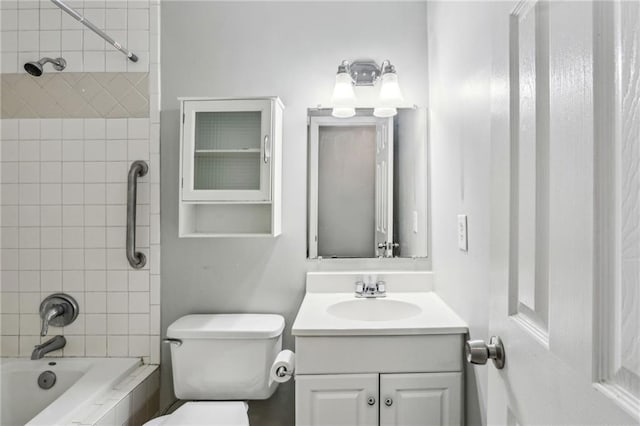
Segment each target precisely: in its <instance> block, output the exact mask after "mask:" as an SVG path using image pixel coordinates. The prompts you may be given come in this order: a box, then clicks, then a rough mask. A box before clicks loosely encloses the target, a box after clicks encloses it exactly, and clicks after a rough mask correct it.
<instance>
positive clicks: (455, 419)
mask: <svg viewBox="0 0 640 426" xmlns="http://www.w3.org/2000/svg"><path fill="white" fill-rule="evenodd" d="M461 394H462V373H412V374H381V375H380V426H444V425H458V426H459V425H460V424H461V419H462V415H461V413H462V405H461Z"/></svg>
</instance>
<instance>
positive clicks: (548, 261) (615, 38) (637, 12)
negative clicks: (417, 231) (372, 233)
mask: <svg viewBox="0 0 640 426" xmlns="http://www.w3.org/2000/svg"><path fill="white" fill-rule="evenodd" d="M514 5H515V4H514ZM505 14H506V13H505ZM506 19H510V20H511V24H510V31H509V33H510V40H508V43H507V42H505V43H504V45H505V46H509V48H508V49H505V53H504V54H505V55H506V51H507V50H508V51H509V56H510V63H511V66H510V68H509V69H510V76H509V85H510V90H511V93H510V99H511V100H510V105H504V102H508V100H507V99H506V97H504V96H501V94H495V95H494V96H495V97H494V99H495V100H496V102H503V103H502V104H498V103H496V105H495V106H496V109H495V111H501V110H502V111H504V114H505V115H508V116H505V117H501V118H504V120H500V119H498V120H496V121H495V123H499V122H500V121H502V122H504V123H507V122H509V123H510V127H511V129H510V135H509V132H508V131H504V128H503V129H502V130H500V129H498V128H497V127H496V128H495V129H498V130H497V131H493V130H492V132H493V135H492V137H493V141H492V143H493V147H492V200H491V205H492V218H491V227H492V231H491V238H492V241H491V250H492V259H491V265H492V266H491V268H492V270H491V275H492V287H491V318H490V333H491V334H492V335H498V336H500V337H501V338H502V341H503V343H504V347H505V352H506V365H505V367H504V369H502V370H498V369H496V368H494V366H493V365H491V364H489V365H488V367H487V368H489V369H490V371H489V390H488V404H489V406H488V411H487V419H488V424H491V425H587V424H593V425H602V424H610V425H613V424H637V422H638V421H639V419H640V414H639V412H640V405H638V397H639V396H640V386H639V384H640V381H639V378H640V359H639V357H640V338H639V336H640V325H639V324H640V273H639V271H640V268H639V267H638V265H640V226H638V224H639V222H640V213H639V211H640V204H639V203H640V173H639V169H640V146H639V145H640V142H639V140H640V131H639V128H640V125H639V122H640V61H639V58H640V51H639V48H638V46H640V3H639V2H625V3H620V2H600V3H597V2H555V1H554V2H538V3H536V2H531V1H526V2H522V3H518V4H517V5H515V7H514V10H513V12H512V15H511V16H510V17H509V18H508V17H507V16H505V21H504V22H506ZM503 59H505V58H503ZM494 62H495V63H499V62H500V58H499V57H498V58H497V60H496V61H494ZM503 62H504V63H505V64H506V63H508V61H507V60H505V61H503ZM505 67H506V65H505ZM505 74H506V73H505ZM506 75H508V74H506Z"/></svg>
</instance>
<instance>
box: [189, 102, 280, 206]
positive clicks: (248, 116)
mask: <svg viewBox="0 0 640 426" xmlns="http://www.w3.org/2000/svg"><path fill="white" fill-rule="evenodd" d="M272 108H273V101H272V100H270V99H256V100H245V99H239V100H187V101H184V105H183V121H184V122H183V135H182V137H183V148H182V149H183V152H182V182H181V184H182V199H183V200H187V201H269V200H270V199H271V162H272V161H271V154H272V149H273V131H272V129H273V126H272V117H273V113H272Z"/></svg>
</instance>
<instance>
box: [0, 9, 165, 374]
mask: <svg viewBox="0 0 640 426" xmlns="http://www.w3.org/2000/svg"><path fill="white" fill-rule="evenodd" d="M66 3H67V4H69V5H70V6H72V7H74V8H75V9H76V10H78V11H79V12H80V13H83V14H84V15H85V16H86V17H87V18H88V19H89V20H91V21H93V22H94V23H95V24H96V25H97V26H98V27H100V28H103V29H104V28H106V29H107V33H108V34H109V35H111V36H112V37H114V38H115V39H116V40H119V41H121V42H122V44H123V45H125V46H127V47H129V48H130V49H131V50H133V51H134V52H135V53H136V54H137V55H138V56H139V57H140V61H139V62H138V63H137V64H134V63H132V62H130V61H128V60H127V59H126V58H125V56H124V55H122V54H121V53H120V52H117V51H116V50H115V49H113V47H111V46H110V45H106V44H105V43H104V42H102V40H101V39H100V38H99V37H98V36H97V35H95V34H93V33H92V32H89V31H87V30H85V29H84V27H83V26H82V25H81V24H80V23H79V22H77V21H75V20H73V19H71V18H69V17H68V16H67V15H66V14H64V13H62V12H61V11H60V10H59V9H57V8H56V7H55V6H53V4H51V3H50V2H49V1H48V0H46V1H24V0H19V1H17V2H16V1H7V0H0V16H1V25H0V30H1V32H0V37H1V41H2V51H1V63H0V67H1V70H2V73H3V79H2V81H3V82H4V81H21V79H34V82H35V83H37V84H39V85H41V86H42V87H43V88H44V89H45V90H50V87H49V86H48V84H49V81H46V80H42V77H40V78H41V79H40V80H37V78H35V77H30V76H27V75H26V74H24V72H23V71H22V65H23V63H24V62H26V61H31V60H37V59H39V58H40V57H42V56H52V57H57V56H63V57H64V58H65V59H66V60H67V63H68V67H67V69H66V70H65V71H63V72H62V73H58V72H56V71H54V70H53V69H52V68H50V65H47V66H45V74H44V77H45V78H47V76H49V78H50V81H51V82H53V81H56V79H53V78H51V76H52V75H58V76H60V75H63V74H65V73H68V74H69V78H70V79H71V80H67V81H72V80H74V78H73V77H72V74H73V75H75V76H77V77H82V74H85V75H86V76H95V77H96V78H98V79H99V78H102V79H103V80H104V79H105V78H106V77H109V76H108V75H107V74H105V75H104V76H102V75H101V74H99V73H101V72H104V73H112V76H116V75H118V74H116V73H119V75H121V76H124V77H129V75H128V74H127V73H129V72H130V73H134V72H135V73H137V75H140V73H147V72H148V73H149V75H148V78H147V80H148V82H149V88H148V105H149V106H148V112H147V113H146V114H140V112H139V111H138V112H137V113H136V114H128V113H126V112H123V111H120V112H119V113H118V114H115V115H114V114H113V113H111V114H108V112H107V110H106V109H104V112H103V111H102V110H100V109H98V108H91V109H89V108H87V109H83V108H85V107H84V106H79V107H78V108H76V109H74V110H73V113H70V110H69V109H65V110H62V109H61V110H60V115H58V116H57V117H56V115H55V112H53V113H52V109H46V108H45V109H43V110H42V111H46V113H45V112H39V110H37V109H35V108H30V109H29V111H28V113H26V112H21V110H20V108H11V112H12V115H11V116H10V117H11V118H7V117H8V114H7V113H6V112H5V113H3V116H2V120H0V126H1V132H0V136H1V137H0V144H1V148H2V149H1V151H0V169H1V173H0V176H1V177H0V182H1V185H0V191H1V192H0V202H1V206H2V208H1V216H0V224H1V225H2V226H1V228H0V232H1V242H2V245H1V247H2V252H1V254H2V256H1V262H2V263H1V269H2V274H1V281H0V297H1V306H0V313H1V315H0V321H1V323H0V334H1V340H0V354H1V355H2V356H29V355H30V354H31V351H32V349H33V346H34V345H35V344H37V343H39V342H40V341H42V340H43V339H46V338H43V339H41V338H40V336H39V328H40V324H39V317H38V307H39V304H40V301H41V300H42V299H43V298H44V297H45V296H47V295H49V294H51V293H55V292H60V291H62V292H65V293H69V294H71V295H72V296H74V297H75V298H76V299H77V300H78V302H79V305H80V316H79V317H78V319H77V320H76V321H75V322H74V323H73V324H72V325H70V326H68V327H65V328H64V329H61V328H50V331H49V335H54V334H63V335H65V337H66V338H67V345H66V347H65V348H64V350H63V351H62V355H64V356H135V357H139V356H140V357H144V359H145V360H146V361H147V362H151V363H158V362H159V345H160V339H159V335H160V275H159V273H160V265H159V262H160V212H159V206H160V200H159V198H160V188H159V176H160V174H159V167H160V161H159V111H158V105H159V86H158V81H159V78H158V69H159V67H158V63H159V42H158V27H159V4H158V2H157V1H156V0H140V1H138V0H136V1H133V0H130V1H111V0H107V1H106V2H105V1H94V0H85V1H67V2H66ZM89 72H90V74H89ZM9 76H10V77H11V78H10V79H7V78H5V77H9ZM132 76H133V74H132ZM57 80H58V81H59V79H57ZM43 81H46V82H44V83H43ZM78 81H79V80H78ZM136 81H138V80H136ZM32 86H33V84H32ZM69 86H70V87H72V86H73V85H71V84H70V85H69ZM76 89H77V87H76ZM103 89H104V90H102V91H101V92H100V93H101V96H105V92H106V95H112V97H113V98H114V99H116V98H118V96H119V98H118V99H122V95H123V94H122V93H115V90H117V89H115V88H114V89H111V88H109V87H108V86H107V85H104V88H103ZM65 90H66V89H65ZM110 90H114V92H113V93H111V92H110ZM14 93H15V90H14ZM17 93H18V98H19V95H20V93H19V91H18V92H17ZM139 93H143V94H144V90H140V91H139ZM62 94H64V93H62ZM85 95H86V96H85V97H84V98H83V99H82V102H84V103H85V104H86V105H90V106H91V105H96V104H100V105H103V104H102V103H99V102H97V101H96V99H93V98H91V97H90V96H89V95H88V94H86V93H85ZM1 96H2V93H0V97H1ZM96 96H97V95H96ZM78 99H79V98H78ZM3 101H4V99H3ZM40 102H54V101H53V100H50V99H47V97H43V98H42V99H41V100H40ZM83 105H84V104H83ZM10 106H12V105H10ZM71 106H73V105H71ZM3 110H4V106H3ZM110 111H113V109H111V110H110ZM21 114H22V115H21ZM52 114H53V117H52ZM34 115H35V117H36V118H31V117H34ZM141 115H142V117H141ZM70 116H72V117H74V118H68V117H70ZM114 116H116V117H119V118H111V117H114ZM25 117H28V118H25ZM132 117H136V118H132ZM140 117H141V118H140ZM135 160H145V161H147V162H148V163H149V174H148V175H147V176H145V177H143V178H141V179H140V180H139V188H138V228H137V245H138V249H139V250H140V251H142V252H144V253H146V254H147V259H148V263H147V266H145V267H144V269H142V270H134V269H133V268H131V267H130V266H129V265H128V263H127V260H126V256H125V229H126V228H125V226H126V189H127V188H126V187H127V183H126V180H127V171H128V167H129V165H130V164H131V163H132V162H133V161H135ZM47 338H48V337H47ZM57 355H60V353H58V354H57Z"/></svg>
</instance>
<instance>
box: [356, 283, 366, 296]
mask: <svg viewBox="0 0 640 426" xmlns="http://www.w3.org/2000/svg"><path fill="white" fill-rule="evenodd" d="M363 292H364V282H362V281H356V293H358V294H362V293H363Z"/></svg>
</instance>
